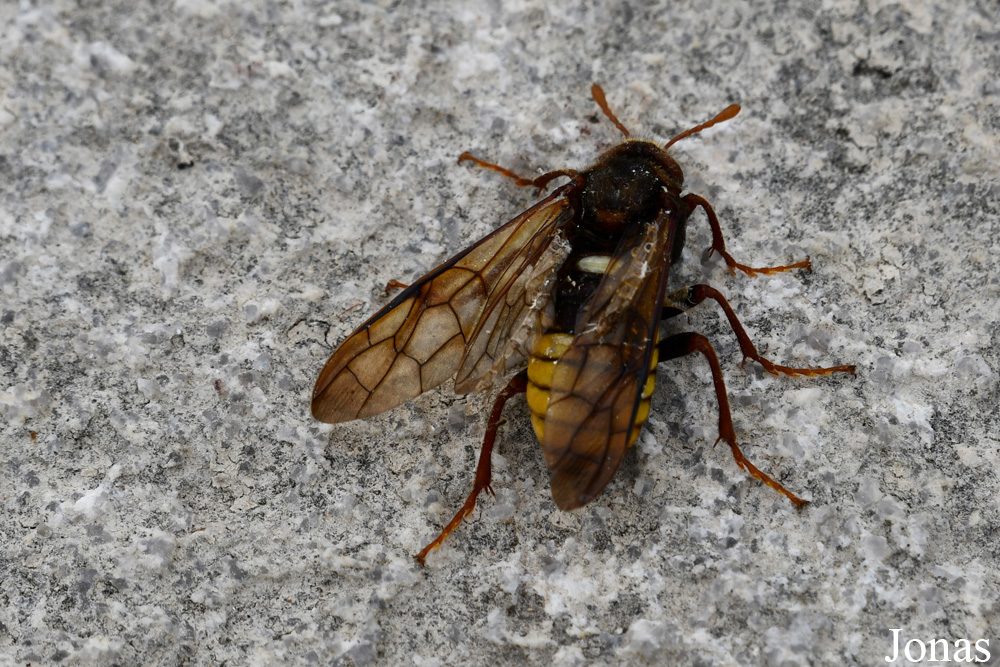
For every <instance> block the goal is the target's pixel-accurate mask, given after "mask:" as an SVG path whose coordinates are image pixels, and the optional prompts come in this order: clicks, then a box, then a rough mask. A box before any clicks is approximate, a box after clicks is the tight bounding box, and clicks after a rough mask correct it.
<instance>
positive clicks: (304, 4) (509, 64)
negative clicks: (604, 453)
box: [0, 0, 1000, 665]
mask: <svg viewBox="0 0 1000 667" xmlns="http://www.w3.org/2000/svg"><path fill="white" fill-rule="evenodd" d="M998 16H1000V10H998V7H997V4H996V3H995V2H985V1H984V2H974V1H972V0H957V1H955V2H948V3H945V2H937V3H930V2H912V3H911V2H908V3H903V4H897V3H886V2H877V1H876V2H855V1H852V0H829V1H826V2H823V3H813V2H799V1H793V2H783V3H772V2H740V1H737V2H732V1H730V0H725V1H723V0H718V1H712V0H706V1H692V2H675V3H658V4H655V6H650V5H644V6H631V7H630V6H628V5H625V4H623V3H616V2H583V3H577V2H535V1H533V0H525V1H523V2H511V3H500V2H482V3H470V4H467V5H466V6H464V7H463V8H460V9H459V8H457V7H456V6H453V5H452V4H450V3H443V2H441V3H435V4H427V5H424V6H422V7H411V6H405V5H402V4H400V5H398V6H396V5H393V4H390V3H385V2H376V3H354V2H351V3H348V2H345V3H325V4H324V3H320V2H312V1H310V0H289V1H288V2H277V1H274V2H260V3H258V2H250V3H245V2H224V1H215V0H174V1H172V2H148V1H147V2H138V3H136V2H132V1H131V0H129V1H128V2H124V1H121V2H96V1H89V0H84V1H80V2H77V1H75V0H74V1H68V0H56V1H54V2H45V3H42V2H40V3H37V4H36V3H32V2H30V1H29V0H22V1H21V2H19V3H14V2H4V3H3V4H0V25H2V34H0V324H2V328H0V378H2V381H0V419H2V423H0V501H2V505H0V578H2V580H3V586H2V590H0V663H3V664H7V663H13V662H17V663H19V664H25V663H31V664H35V663H44V664H55V663H62V664H122V665H124V664H139V663H146V664H177V663H181V662H191V663H196V664H221V663H226V664H268V663H279V662H287V663H293V664H307V663H322V664H355V665H368V664H412V665H434V664H459V663H471V664H496V665H499V664H517V663H520V662H522V661H528V662H531V663H542V664H550V663H551V664H553V665H576V664H584V663H587V664H619V663H622V662H626V663H640V664H644V663H659V664H662V663H670V664H684V665H687V664H690V665H753V664H767V665H803V664H817V665H844V664H863V665H874V664H886V662H885V660H884V656H886V655H888V654H889V653H890V650H891V634H890V629H892V628H899V629H901V635H902V637H903V638H904V640H906V639H911V638H917V639H922V640H925V641H926V640H929V639H932V638H944V639H948V640H949V641H950V642H954V641H956V640H960V639H968V640H971V641H972V642H975V640H977V639H987V640H989V641H990V644H989V649H990V652H991V656H992V659H991V662H992V664H1000V658H998V656H1000V638H998V624H997V618H998V612H1000V597H998V579H1000V576H998V565H1000V558H998V555H997V551H998V542H1000V508H998V491H1000V481H998V470H1000V443H998V437H997V433H998V431H1000V418H998V411H997V407H998V369H1000V354H998V347H997V339H998V331H1000V325H998V321H1000V315H998V280H1000V259H998V256H1000V247H998V241H997V239H998V238H1000V222H998V211H1000V190H998V183H1000V140H998V136H1000V112H998V109H1000V22H998ZM593 81H598V82H600V83H602V84H603V85H604V87H605V89H606V91H607V93H608V97H609V101H610V103H611V105H612V107H613V108H614V109H615V110H616V112H617V113H618V115H619V117H620V118H621V119H622V121H623V122H624V123H625V124H626V125H627V126H629V127H630V128H632V129H633V132H634V133H635V134H637V135H640V136H647V137H651V138H657V139H659V140H661V141H663V140H666V139H667V138H669V137H671V136H673V135H674V134H675V133H676V132H678V131H679V130H681V129H685V128H687V127H690V126H692V125H694V124H696V123H698V122H702V121H704V120H706V119H708V118H710V117H711V116H712V115H714V114H715V113H716V112H718V111H719V110H720V109H722V108H723V107H724V106H726V105H727V104H729V103H731V102H734V101H735V102H739V103H741V104H742V105H743V107H744V110H743V113H742V114H741V115H740V116H739V117H738V118H737V119H735V120H734V121H731V122H728V123H725V124H723V125H720V126H718V127H716V128H713V129H711V130H709V131H707V132H705V133H704V134H702V135H701V136H699V137H698V138H694V139H688V140H685V141H683V142H681V143H680V144H678V145H677V146H676V147H675V148H674V149H672V153H673V154H674V155H675V156H676V158H677V159H678V161H679V162H680V163H681V164H682V166H683V167H684V168H685V170H686V175H687V187H688V188H689V190H690V191H692V192H696V193H699V194H702V195H704V196H705V197H707V198H708V199H709V200H710V201H712V202H713V203H714V205H715V207H716V209H717V210H718V212H719V215H720V218H721V220H722V225H723V228H724V230H725V233H726V235H727V239H728V243H729V248H730V250H731V251H732V252H733V254H734V255H735V256H736V257H737V258H738V259H741V260H743V261H745V262H748V263H751V264H756V265H768V264H773V263H782V262H786V261H792V260H796V259H801V258H802V257H803V256H804V255H810V256H811V257H812V259H813V262H814V264H815V271H814V273H812V274H804V273H801V272H799V273H790V274H785V275H782V276H778V277H774V278H757V279H750V278H746V277H741V276H735V277H734V276H730V275H729V274H728V272H727V271H726V270H725V267H724V266H723V264H722V263H721V262H720V261H719V259H718V258H717V257H715V258H711V259H709V258H706V257H704V255H703V249H704V247H705V246H707V244H708V241H709V234H708V226H707V224H706V222H705V219H704V216H703V215H701V214H700V213H698V214H696V215H695V216H694V217H693V218H692V221H691V224H690V227H689V233H688V247H687V249H686V250H685V253H684V261H683V262H682V263H681V265H680V266H678V267H677V268H676V269H675V274H676V275H675V277H674V278H673V284H674V285H675V286H676V287H679V286H681V285H684V284H689V283H694V282H709V283H711V284H713V285H715V286H716V287H718V288H719V289H720V290H722V291H723V292H724V293H725V294H727V295H728V296H729V298H730V300H731V302H732V304H733V306H734V307H735V308H736V310H737V312H739V313H740V314H741V316H742V318H743V322H744V324H745V325H746V326H747V328H748V330H749V331H750V334H751V336H752V337H753V338H754V340H755V341H756V342H757V344H758V346H759V347H760V348H761V349H762V351H764V352H765V353H766V354H767V355H768V356H769V357H770V358H771V359H773V360H775V361H777V362H779V363H791V364H801V365H827V364H833V363H856V364H857V365H858V375H857V377H856V378H853V379H852V378H850V377H832V378H823V379H819V380H801V379H790V378H771V377H770V376H767V375H766V374H765V373H763V371H762V369H761V368H760V367H759V366H756V365H750V366H748V367H747V369H746V370H740V369H739V367H738V363H739V360H740V356H739V351H738V348H737V346H736V341H735V338H734V337H733V335H732V334H731V333H730V331H729V329H728V327H727V326H726V325H725V322H724V320H723V318H722V317H721V313H720V311H719V309H718V308H716V307H713V306H712V305H710V304H705V305H703V306H702V307H699V308H698V309H696V310H695V311H694V312H692V313H691V315H690V317H689V318H678V320H683V321H677V322H672V323H671V327H673V328H678V327H680V328H683V329H691V330H696V331H701V332H703V333H705V334H706V335H708V336H709V337H710V338H711V339H712V340H713V341H715V343H716V345H717V348H718V351H719V354H720V358H721V359H722V363H723V368H724V371H725V373H726V378H727V381H728V383H729V390H730V395H731V398H732V402H733V413H734V419H735V422H736V428H737V432H738V437H739V439H740V442H741V443H742V444H743V447H744V451H745V452H746V454H747V456H748V457H749V458H750V459H751V460H752V461H754V462H755V463H756V464H757V465H758V466H760V467H761V468H762V469H764V470H766V471H769V472H770V473H772V474H773V475H774V476H775V477H776V478H777V479H779V480H781V481H782V482H783V483H784V484H786V485H787V486H788V487H789V488H790V489H792V490H793V491H796V492H798V493H800V494H801V495H802V496H804V497H806V498H808V499H810V500H812V501H813V504H812V505H810V506H809V507H808V508H807V509H806V510H805V511H803V512H801V513H797V512H795V511H794V509H793V508H792V507H791V505H790V504H789V503H788V502H787V501H786V500H785V499H783V498H782V497H780V496H778V495H777V494H776V493H774V492H773V491H771V490H770V489H768V488H766V487H763V486H761V485H760V484H758V483H756V482H754V481H753V480H751V479H749V478H748V477H747V475H746V474H745V473H743V472H741V471H740V470H739V469H737V467H736V465H735V463H734V461H733V459H732V457H731V456H730V454H729V452H728V451H727V449H726V448H725V447H724V446H720V447H718V448H715V449H713V447H712V445H713V442H714V440H715V437H716V415H717V411H716V403H715V399H714V396H713V394H712V390H711V385H710V381H709V374H708V367H707V364H706V363H705V362H704V360H702V359H700V358H694V357H692V358H687V359H683V360H680V361H677V362H672V363H669V364H667V365H664V366H661V372H660V381H659V384H658V389H657V394H656V397H655V399H654V402H653V414H652V417H651V418H650V421H649V423H648V425H647V426H646V428H645V432H644V435H643V436H642V438H641V439H640V441H639V443H638V444H637V446H636V447H634V448H633V450H632V451H631V452H630V453H629V455H628V456H627V458H626V459H625V462H624V464H623V466H622V469H621V470H620V472H619V473H618V475H617V477H616V478H615V479H614V480H613V482H612V483H611V484H610V485H609V487H608V488H607V489H606V491H605V492H604V493H603V495H601V496H600V497H599V498H598V499H597V500H596V501H594V502H593V503H592V504H590V505H589V506H587V507H585V508H583V509H582V510H579V511H577V512H574V513H563V512H560V511H558V510H556V508H555V505H554V503H553V502H552V500H551V497H550V493H549V487H548V480H547V475H546V472H545V468H544V464H543V461H542V456H541V451H540V448H539V446H538V445H537V443H536V442H535V439H534V436H533V434H532V432H531V429H530V426H529V422H528V418H527V409H526V407H525V405H524V403H523V399H517V400H516V401H514V402H513V403H512V404H510V406H509V408H508V413H507V416H508V421H507V424H506V425H505V426H504V427H503V428H502V429H501V435H500V444H499V452H498V454H497V455H496V456H495V477H494V486H495V489H496V491H497V497H496V499H492V498H486V499H485V500H483V501H482V502H481V504H480V507H479V508H478V509H477V510H476V512H475V513H474V514H473V515H472V516H471V517H470V518H469V519H468V520H467V522H466V524H465V525H463V526H462V527H461V528H460V529H459V530H458V531H457V532H456V534H455V535H454V536H453V537H452V538H451V539H450V540H449V541H448V542H447V544H446V545H445V547H444V548H443V549H442V550H440V551H438V552H436V553H435V554H434V555H433V556H432V557H431V559H430V560H429V564H428V567H427V568H426V569H421V568H420V567H418V566H417V565H416V564H415V563H414V561H413V560H412V558H411V557H412V555H413V554H414V553H416V552H417V551H418V550H419V549H420V548H421V547H422V546H423V545H424V544H425V543H426V542H428V541H429V540H430V539H432V538H433V537H434V536H435V535H436V534H437V531H438V530H439V529H440V527H441V526H442V524H443V523H444V522H445V521H447V520H448V519H449V518H450V517H451V515H452V513H453V512H454V511H455V510H456V509H457V508H458V507H459V505H460V504H461V503H462V501H463V500H464V498H465V495H466V493H467V492H468V490H469V488H470V486H471V481H472V477H473V470H474V468H475V461H476V457H477V454H478V449H479V443H480V441H481V437H482V433H483V427H484V423H483V422H484V415H483V413H484V411H485V410H486V409H487V408H488V406H489V402H490V397H488V396H473V397H469V398H459V397H455V396H453V395H452V394H451V393H450V391H448V390H447V389H446V388H445V389H443V390H439V391H435V392H431V393H430V394H428V395H425V396H423V397H421V398H420V399H418V400H416V401H413V402H412V403H410V404H408V405H407V406H404V407H401V408H399V409H396V410H394V411H392V412H390V413H387V414H385V415H382V416H380V417H377V418H373V419H369V420H366V421H362V422H355V423H350V424H344V425H339V426H336V427H330V426H325V425H320V424H318V423H316V422H314V421H313V420H312V419H311V418H310V416H309V413H308V401H309V396H310V392H311V389H312V384H313V382H314V380H315V377H316V374H317V373H318V372H319V369H320V368H321V366H322V364H323V362H324V361H325V359H326V357H327V356H328V355H329V353H330V351H331V349H332V346H334V345H336V344H337V343H338V342H339V341H340V340H341V339H342V338H343V337H344V336H345V335H346V334H347V333H348V332H349V331H350V330H351V329H353V328H354V327H355V326H357V325H358V324H359V323H360V322H362V321H363V320H364V319H365V318H366V317H367V316H368V315H370V314H371V313H372V312H374V310H375V309H377V308H378V307H379V306H380V305H381V304H383V303H385V301H386V297H385V295H384V292H383V289H382V288H383V286H384V285H385V284H386V282H387V281H388V280H389V279H390V278H396V279H400V280H404V281H407V280H412V279H414V278H415V277H417V276H419V275H420V274H421V273H423V272H424V271H426V270H427V269H429V268H430V267H432V266H434V265H435V264H437V263H438V262H441V261H442V260H444V259H446V258H447V257H448V256H449V255H450V254H452V253H453V252H455V251H457V250H459V249H461V248H463V247H464V246H466V245H468V244H469V243H471V242H472V241H474V240H475V239H477V238H478V237H480V236H481V235H483V234H485V233H486V232H487V231H489V230H491V229H492V228H494V227H495V226H497V225H498V224H500V223H501V222H503V221H505V220H506V219H509V218H510V217H512V216H513V215H515V214H516V213H517V212H518V211H519V210H522V209H523V208H525V207H526V206H528V205H529V204H530V203H531V201H532V200H533V193H531V192H528V191H526V190H521V189H518V188H516V187H514V186H513V184H512V183H511V182H510V181H508V180H506V179H504V178H502V177H500V176H499V175H497V174H493V173H490V172H486V171H483V170H479V169H475V168H471V167H469V166H468V165H462V166H458V165H456V163H455V159H456V157H457V156H458V155H459V154H460V153H461V152H462V151H464V150H473V151H475V152H476V153H477V154H479V155H481V156H482V157H485V158H488V159H492V160H495V161H497V162H500V163H502V164H504V165H506V166H509V167H511V168H514V169H516V170H518V171H520V172H522V173H525V174H530V173H536V172H537V171H538V170H548V169H553V168H559V167H566V166H570V167H577V168H580V167H584V166H586V165H587V164H588V163H589V162H591V161H592V160H593V159H594V158H595V156H596V155H598V154H599V152H600V151H602V150H604V149H606V148H608V147H609V146H611V145H613V144H614V143H615V142H617V141H619V140H620V136H619V135H618V133H617V132H616V131H615V129H614V127H613V126H612V125H611V124H610V123H609V122H607V120H606V119H605V118H603V117H602V116H601V115H600V113H599V112H598V109H597V107H596V105H595V104H594V103H593V101H592V100H591V99H590V96H589V88H590V84H591V82H593ZM950 645H951V646H952V651H954V646H955V645H954V644H953V643H952V644H950ZM913 650H914V651H916V648H915V645H914V649H913ZM938 657H939V658H940V657H941V656H940V654H939V655H938ZM979 657H982V656H981V654H980V656H979ZM902 662H903V661H902V660H901V661H898V662H897V664H902Z"/></svg>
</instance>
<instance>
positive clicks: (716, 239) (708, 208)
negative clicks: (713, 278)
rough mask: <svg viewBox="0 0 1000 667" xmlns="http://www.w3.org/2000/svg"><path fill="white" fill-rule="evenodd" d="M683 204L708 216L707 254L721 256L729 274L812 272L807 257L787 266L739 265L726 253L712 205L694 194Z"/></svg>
mask: <svg viewBox="0 0 1000 667" xmlns="http://www.w3.org/2000/svg"><path fill="white" fill-rule="evenodd" d="M684 203H686V204H687V205H688V206H690V207H691V210H694V209H695V208H697V207H699V206H700V207H701V208H703V209H704V210H705V214H706V215H707V216H708V224H709V225H711V227H712V247H711V248H709V249H708V254H709V256H711V254H712V253H713V252H718V253H719V254H720V255H722V258H723V259H724V260H726V266H728V267H729V272H730V273H736V269H739V270H740V271H742V272H743V273H745V274H747V275H748V276H750V277H753V276H756V275H758V274H760V273H765V274H769V275H770V274H774V273H782V272H783V271H791V270H792V269H805V270H806V271H812V264H811V263H810V261H809V258H808V257H806V258H805V259H804V260H802V261H801V262H796V263H795V264H789V265H788V266H769V267H765V268H759V269H754V268H751V267H749V266H747V265H745V264H740V263H739V262H737V261H736V260H735V259H733V256H732V255H730V254H729V253H728V252H726V242H725V240H724V239H723V238H722V227H720V226H719V218H718V217H717V216H716V215H715V210H714V209H713V208H712V205H711V204H709V203H708V201H706V200H705V199H704V198H703V197H699V196H698V195H694V194H688V195H685V196H684Z"/></svg>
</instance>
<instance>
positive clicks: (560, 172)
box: [458, 152, 579, 192]
mask: <svg viewBox="0 0 1000 667" xmlns="http://www.w3.org/2000/svg"><path fill="white" fill-rule="evenodd" d="M466 160H469V161H471V162H475V163H476V164H477V165H479V166H480V167H483V168H484V169H491V170H493V171H498V172H500V173H501V174H503V175H504V176H506V177H507V178H513V179H514V185H517V186H520V187H528V186H534V187H536V188H538V192H541V191H542V190H543V189H545V186H546V185H548V184H549V183H550V182H551V181H554V180H555V179H557V178H559V177H560V176H568V177H569V178H572V179H574V180H575V179H577V178H579V174H578V173H577V171H576V170H575V169H556V170H555V171H548V172H545V173H544V174H542V175H541V176H536V177H535V178H525V177H524V176H518V175H517V174H515V173H514V172H512V171H511V170H510V169H507V168H505V167H501V166H500V165H498V164H493V163H492V162H486V161H485V160H480V159H479V158H477V157H475V156H474V155H472V154H471V153H467V152H466V153H462V154H461V155H459V156H458V162H459V164H461V163H462V162H465V161H466Z"/></svg>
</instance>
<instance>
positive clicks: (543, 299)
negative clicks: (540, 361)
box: [455, 216, 571, 394]
mask: <svg viewBox="0 0 1000 667" xmlns="http://www.w3.org/2000/svg"><path fill="white" fill-rule="evenodd" d="M565 217H566V219H567V221H568V220H569V219H571V216H565ZM569 253H570V245H569V242H568V241H567V240H566V238H565V236H564V235H563V234H562V231H561V230H560V229H555V231H554V233H548V234H537V235H536V236H535V238H534V239H533V240H532V242H531V243H530V244H529V245H528V246H525V248H524V250H523V251H522V253H521V254H520V256H519V257H518V258H516V259H515V261H514V262H512V263H511V265H510V267H508V269H507V272H506V274H507V275H505V276H504V279H503V280H501V281H499V282H498V284H497V286H496V288H495V289H494V290H493V291H492V292H491V293H490V295H489V298H488V299H487V301H486V306H485V307H484V308H483V314H482V316H481V317H480V318H479V321H478V322H477V323H476V328H475V329H474V330H473V332H472V336H471V337H470V338H469V344H468V345H467V347H466V350H465V356H464V357H463V359H462V363H461V367H460V368H459V370H458V374H457V375H456V376H455V391H456V392H457V393H459V394H464V393H467V392H470V391H481V390H483V389H487V388H489V387H490V386H492V385H493V382H494V380H495V379H496V378H498V377H503V376H505V375H507V373H508V372H509V371H511V370H513V369H514V368H518V367H520V366H522V365H523V364H524V362H525V361H526V360H527V358H528V355H529V354H530V351H531V345H532V342H533V340H534V338H535V337H536V336H539V335H541V334H542V332H543V331H544V330H545V329H546V327H547V325H549V324H550V323H551V317H552V314H553V307H554V304H553V303H552V295H553V292H554V289H555V282H556V277H557V274H558V272H559V269H560V268H561V267H562V265H563V263H564V262H565V261H566V258H567V257H568V256H569Z"/></svg>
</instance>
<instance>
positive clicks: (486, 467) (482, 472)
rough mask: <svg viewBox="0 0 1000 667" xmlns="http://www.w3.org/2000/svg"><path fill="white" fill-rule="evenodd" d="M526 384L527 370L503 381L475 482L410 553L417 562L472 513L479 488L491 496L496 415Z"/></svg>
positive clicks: (495, 402)
mask: <svg viewBox="0 0 1000 667" xmlns="http://www.w3.org/2000/svg"><path fill="white" fill-rule="evenodd" d="M527 387H528V373H527V371H521V372H520V373H518V374H517V375H515V376H514V377H513V378H511V380H510V382H508V383H507V386H506V387H504V388H503V391H501V392H500V395H499V396H497V398H496V400H495V401H494V402H493V411H492V412H490V418H489V421H487V422H486V435H485V437H483V447H482V450H481V451H480V452H479V465H477V466H476V481H475V483H473V485H472V493H470V494H469V497H468V498H467V499H466V500H465V504H464V505H462V509H460V510H458V513H457V514H455V516H454V518H453V519H452V520H451V521H450V522H449V523H448V525H447V526H445V527H444V530H442V531H441V534H440V535H438V536H437V537H436V538H435V539H434V541H433V542H431V543H430V544H428V545H427V546H426V547H424V548H423V549H422V550H421V552H420V553H418V554H417V555H416V556H414V558H416V559H417V560H418V561H419V562H420V564H421V565H425V564H426V563H425V562H424V560H425V559H426V558H427V554H429V553H430V552H431V551H433V550H434V549H437V548H438V547H439V546H441V544H442V543H443V542H444V540H445V538H446V537H448V536H449V535H450V534H451V532H452V531H453V530H455V529H456V528H458V526H459V524H460V523H462V520H463V519H465V517H467V516H469V515H470V514H472V510H473V509H475V507H476V498H477V497H478V496H479V493H480V491H483V490H484V489H485V490H486V492H487V493H489V494H490V495H494V494H493V487H491V486H490V476H491V474H492V464H491V461H490V456H491V455H492V453H493V443H494V441H496V437H497V429H498V428H499V427H500V415H501V414H502V413H503V407H504V405H505V404H506V403H507V400H508V399H510V398H512V397H513V396H516V395H518V394H523V393H524V392H525V391H526V390H527Z"/></svg>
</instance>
